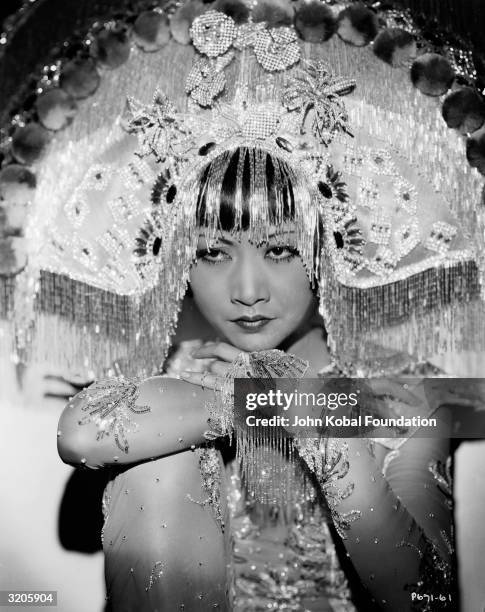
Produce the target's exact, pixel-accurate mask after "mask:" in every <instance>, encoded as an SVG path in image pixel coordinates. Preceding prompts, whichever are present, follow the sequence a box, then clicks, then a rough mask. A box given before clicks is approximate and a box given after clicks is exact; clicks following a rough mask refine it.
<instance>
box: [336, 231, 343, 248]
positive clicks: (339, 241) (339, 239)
mask: <svg viewBox="0 0 485 612" xmlns="http://www.w3.org/2000/svg"><path fill="white" fill-rule="evenodd" d="M333 237H334V238H335V244H336V245H337V249H343V248H344V238H343V236H342V234H341V233H340V232H334V233H333Z"/></svg>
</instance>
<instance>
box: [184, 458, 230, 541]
mask: <svg viewBox="0 0 485 612" xmlns="http://www.w3.org/2000/svg"><path fill="white" fill-rule="evenodd" d="M196 452H197V454H198V455H199V468H200V475H201V478H202V489H203V491H204V493H206V494H207V498H206V499H205V500H202V501H198V500H196V499H194V498H193V497H192V496H191V495H190V494H187V497H188V499H189V500H190V501H191V502H193V503H195V504H198V505H199V506H209V507H210V509H211V511H212V514H213V516H214V518H215V520H216V521H217V523H218V524H219V525H220V527H221V529H222V531H224V528H225V522H224V513H223V510H222V499H221V488H222V475H221V464H220V458H219V452H218V451H217V450H216V449H214V448H198V449H197V451H196Z"/></svg>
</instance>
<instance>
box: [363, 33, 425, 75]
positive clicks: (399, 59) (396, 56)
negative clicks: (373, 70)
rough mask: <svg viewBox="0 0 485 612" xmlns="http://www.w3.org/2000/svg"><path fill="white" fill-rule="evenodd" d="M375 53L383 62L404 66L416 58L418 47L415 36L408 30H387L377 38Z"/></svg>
mask: <svg viewBox="0 0 485 612" xmlns="http://www.w3.org/2000/svg"><path fill="white" fill-rule="evenodd" d="M373 51H374V53H375V54H376V55H377V57H378V58H379V59H381V60H382V61H383V62H386V63H387V64H390V65H391V66H402V65H406V64H407V63H408V62H409V61H410V60H411V59H414V58H415V57H416V53H417V47H416V41H415V40H414V36H413V35H412V34H410V33H409V32H406V30H402V29H401V28H386V29H385V30H382V31H381V32H379V34H378V35H377V36H376V38H375V40H374V44H373Z"/></svg>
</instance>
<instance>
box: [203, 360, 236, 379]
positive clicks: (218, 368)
mask: <svg viewBox="0 0 485 612" xmlns="http://www.w3.org/2000/svg"><path fill="white" fill-rule="evenodd" d="M230 366H231V364H230V363H228V362H227V361H219V359H214V361H212V362H211V363H210V364H209V367H208V368H207V371H208V372H210V373H211V374H216V375H217V376H225V375H226V374H227V373H228V371H229V368H230Z"/></svg>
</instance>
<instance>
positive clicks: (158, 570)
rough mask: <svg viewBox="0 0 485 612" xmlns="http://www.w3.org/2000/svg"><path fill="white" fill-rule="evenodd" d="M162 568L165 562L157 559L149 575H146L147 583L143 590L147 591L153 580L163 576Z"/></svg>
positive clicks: (163, 568)
mask: <svg viewBox="0 0 485 612" xmlns="http://www.w3.org/2000/svg"><path fill="white" fill-rule="evenodd" d="M164 570H165V563H163V562H162V561H157V562H156V563H155V564H154V566H153V568H152V571H151V572H150V576H149V577H148V584H147V586H146V587H145V591H149V590H150V589H151V588H152V587H153V585H154V584H155V582H156V581H157V580H160V578H161V577H162V576H163V572H164Z"/></svg>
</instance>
